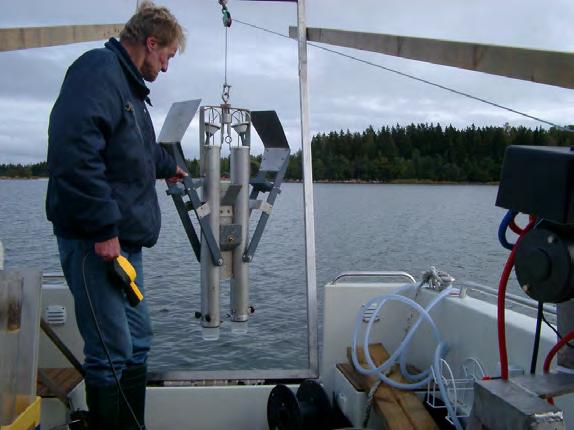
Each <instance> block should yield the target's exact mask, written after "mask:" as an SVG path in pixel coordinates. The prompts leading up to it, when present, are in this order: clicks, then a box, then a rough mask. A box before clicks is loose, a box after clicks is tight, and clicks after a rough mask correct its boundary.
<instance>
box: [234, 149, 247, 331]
mask: <svg viewBox="0 0 574 430" xmlns="http://www.w3.org/2000/svg"><path fill="white" fill-rule="evenodd" d="M249 162H250V160H249V146H236V147H233V148H232V149H231V166H230V168H231V183H232V184H236V185H241V190H240V191H239V194H238V195H237V197H236V199H235V204H234V205H233V224H239V225H240V226H241V242H240V243H239V245H238V246H237V247H236V248H235V249H234V250H233V276H232V277H231V321H234V322H247V320H248V319H249V264H248V263H247V262H245V261H243V254H244V252H245V250H246V249H247V243H248V242H249V240H248V239H249V175H250V172H249V167H250V165H249V164H250V163H249Z"/></svg>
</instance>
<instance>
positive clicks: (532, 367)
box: [530, 302, 544, 375]
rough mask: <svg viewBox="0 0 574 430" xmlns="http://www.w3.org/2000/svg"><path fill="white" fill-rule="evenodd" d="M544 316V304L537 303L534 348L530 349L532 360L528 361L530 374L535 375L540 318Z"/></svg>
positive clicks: (540, 329) (540, 326)
mask: <svg viewBox="0 0 574 430" xmlns="http://www.w3.org/2000/svg"><path fill="white" fill-rule="evenodd" d="M543 316H544V303H543V302H538V314H537V316H536V333H535V335H534V347H533V348H532V360H530V374H531V375H534V374H536V362H537V361H538V349H539V347H540V332H541V331H542V317H543Z"/></svg>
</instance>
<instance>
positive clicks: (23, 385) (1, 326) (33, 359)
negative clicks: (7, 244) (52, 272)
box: [0, 270, 41, 430]
mask: <svg viewBox="0 0 574 430" xmlns="http://www.w3.org/2000/svg"><path fill="white" fill-rule="evenodd" d="M40 294H41V275H40V273H39V272H37V271H32V270H23V271H0V345H2V347H1V348H0V387H1V389H0V429H2V430H4V429H5V428H6V429H15V428H19V427H13V426H14V425H15V423H17V422H18V421H19V420H20V419H21V416H22V414H24V413H25V412H26V411H27V410H28V408H29V407H31V406H32V405H34V403H35V402H36V401H37V398H36V376H37V367H38V338H39V335H40ZM38 408H39V406H38ZM32 410H34V408H32ZM26 414H32V415H34V413H32V412H27V413H26ZM28 428H30V426H29V427H27V428H26V430H28Z"/></svg>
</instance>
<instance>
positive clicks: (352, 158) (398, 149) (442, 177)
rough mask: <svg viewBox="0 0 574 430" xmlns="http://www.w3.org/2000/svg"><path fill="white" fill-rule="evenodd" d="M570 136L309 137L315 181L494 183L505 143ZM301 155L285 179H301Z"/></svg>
mask: <svg viewBox="0 0 574 430" xmlns="http://www.w3.org/2000/svg"><path fill="white" fill-rule="evenodd" d="M573 144H574V133H569V132H565V131H561V130H558V129H555V128H553V129H550V130H544V129H541V128H537V129H534V130H531V129H528V128H525V127H518V128H514V127H508V126H507V127H481V128H479V127H475V126H474V125H473V126H471V127H467V128H466V129H463V130H457V129H455V128H454V127H452V126H448V127H444V128H443V127H441V126H440V125H438V124H437V125H433V124H419V125H415V124H411V125H409V126H406V127H402V126H399V125H397V126H395V127H383V128H381V129H379V130H375V129H374V128H373V127H369V128H367V129H366V130H365V131H363V132H362V133H359V132H354V133H352V132H350V131H348V130H347V131H346V132H345V131H340V132H338V133H337V132H331V133H329V134H318V135H316V136H314V137H313V141H312V145H311V148H312V154H313V179H314V180H317V181H383V182H387V181H404V182H416V181H441V182H442V181H444V182H494V181H498V179H499V175H500V168H501V165H502V159H503V157H504V151H505V149H506V147H507V146H509V145H539V146H541V145H546V146H566V145H573ZM301 176H302V175H301V153H300V152H298V153H296V154H294V155H293V156H292V157H291V160H290V163H289V169H288V171H287V178H288V179H301Z"/></svg>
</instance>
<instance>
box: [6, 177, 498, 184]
mask: <svg viewBox="0 0 574 430" xmlns="http://www.w3.org/2000/svg"><path fill="white" fill-rule="evenodd" d="M38 179H45V180H47V179H48V178H47V177H46V176H30V177H26V178H24V177H14V178H12V177H10V176H0V180H15V181H28V180H38ZM159 180H161V179H158V181H159ZM284 182H286V183H292V184H302V183H303V181H301V180H296V179H288V180H285V181H284ZM313 183H314V184H360V185H365V184H372V185H498V184H499V183H498V182H468V181H466V182H464V181H463V182H455V181H433V180H430V179H395V180H392V181H363V180H360V179H349V180H341V181H325V180H318V181H313Z"/></svg>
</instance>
